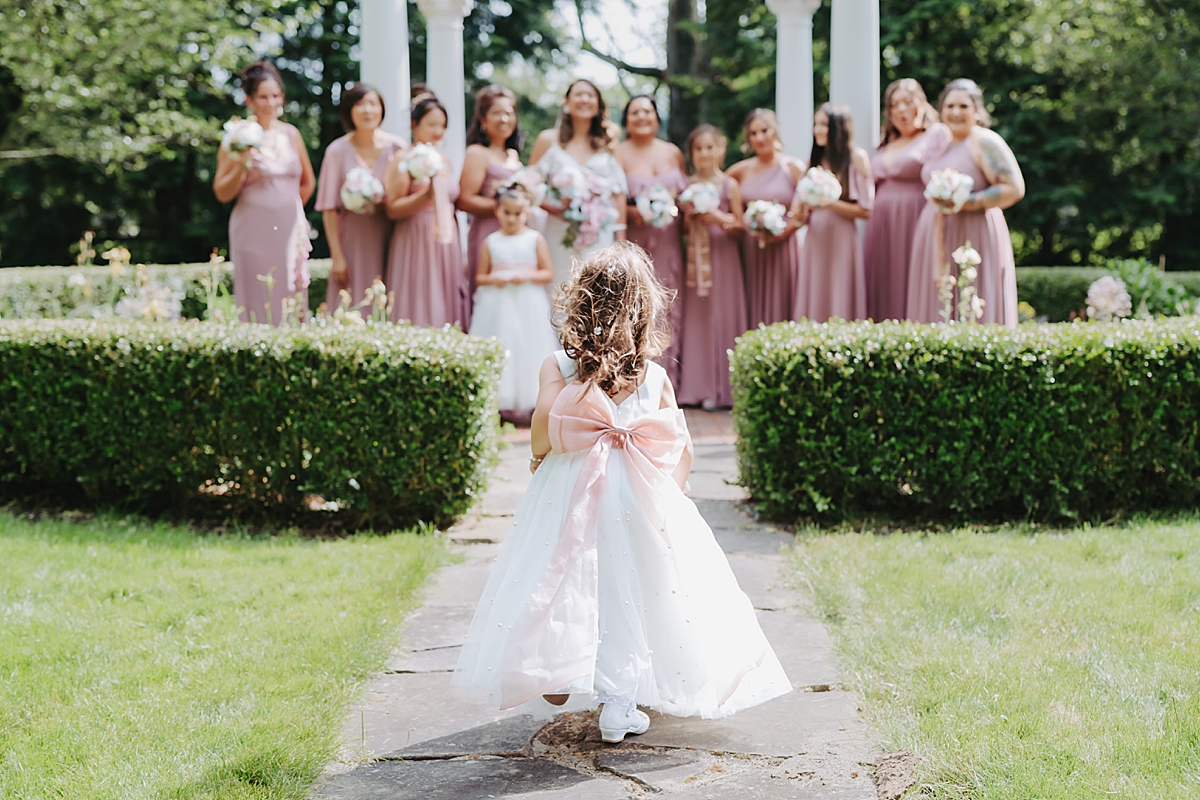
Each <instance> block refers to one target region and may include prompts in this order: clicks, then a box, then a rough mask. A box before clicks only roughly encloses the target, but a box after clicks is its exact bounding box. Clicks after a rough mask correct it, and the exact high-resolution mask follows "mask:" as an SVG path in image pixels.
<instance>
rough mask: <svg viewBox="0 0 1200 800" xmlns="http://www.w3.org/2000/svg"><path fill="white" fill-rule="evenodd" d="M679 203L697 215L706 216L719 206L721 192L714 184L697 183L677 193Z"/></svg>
mask: <svg viewBox="0 0 1200 800" xmlns="http://www.w3.org/2000/svg"><path fill="white" fill-rule="evenodd" d="M679 202H680V203H686V204H688V205H690V206H691V207H692V210H693V211H695V212H696V213H697V214H708V213H709V212H711V211H716V210H717V209H718V208H720V206H721V192H720V191H719V190H718V189H717V185H716V184H715V183H709V182H708V181H697V182H696V183H693V184H689V185H688V187H687V188H686V189H684V190H683V191H682V192H680V193H679Z"/></svg>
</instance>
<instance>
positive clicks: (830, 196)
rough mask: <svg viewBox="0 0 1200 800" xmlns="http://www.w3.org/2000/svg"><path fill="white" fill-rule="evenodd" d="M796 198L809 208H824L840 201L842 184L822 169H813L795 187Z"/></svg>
mask: <svg viewBox="0 0 1200 800" xmlns="http://www.w3.org/2000/svg"><path fill="white" fill-rule="evenodd" d="M796 197H797V198H799V200H800V202H801V203H804V205H806V206H808V207H809V208H825V207H826V206H829V205H832V204H833V203H836V202H837V201H838V200H841V199H842V184H841V182H839V181H838V179H837V176H836V175H834V174H833V173H832V172H830V171H829V170H827V169H825V168H824V167H813V168H812V169H810V170H809V171H808V174H806V175H805V176H804V177H803V178H801V179H800V182H799V183H798V184H797V185H796Z"/></svg>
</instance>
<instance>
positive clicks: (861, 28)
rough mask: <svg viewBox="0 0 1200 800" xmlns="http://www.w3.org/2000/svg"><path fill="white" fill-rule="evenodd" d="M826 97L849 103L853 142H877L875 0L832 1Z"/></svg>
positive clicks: (862, 144) (864, 145)
mask: <svg viewBox="0 0 1200 800" xmlns="http://www.w3.org/2000/svg"><path fill="white" fill-rule="evenodd" d="M830 39H831V41H830V48H829V67H830V73H831V74H830V80H829V96H830V99H831V100H833V102H835V103H843V104H845V105H848V106H850V110H851V112H853V114H854V143H855V144H857V145H858V146H859V147H862V148H864V149H865V150H866V151H867V152H868V153H870V152H872V151H873V150H874V149H875V146H876V145H877V144H879V0H833V19H832V31H831V34H830Z"/></svg>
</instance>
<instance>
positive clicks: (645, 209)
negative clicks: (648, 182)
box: [634, 184, 679, 228]
mask: <svg viewBox="0 0 1200 800" xmlns="http://www.w3.org/2000/svg"><path fill="white" fill-rule="evenodd" d="M634 205H635V206H636V207H637V212H638V214H640V215H641V217H642V221H643V222H646V223H647V224H649V225H652V226H654V227H655V228H665V227H667V226H668V225H670V224H671V223H672V222H674V221H675V217H676V216H678V214H679V209H678V208H676V207H675V197H674V195H672V194H671V192H670V190H668V189H667V188H666V187H665V186H663V185H662V184H655V185H654V186H651V187H650V189H649V191H647V192H646V193H645V194H639V195H638V196H637V198H635V199H634Z"/></svg>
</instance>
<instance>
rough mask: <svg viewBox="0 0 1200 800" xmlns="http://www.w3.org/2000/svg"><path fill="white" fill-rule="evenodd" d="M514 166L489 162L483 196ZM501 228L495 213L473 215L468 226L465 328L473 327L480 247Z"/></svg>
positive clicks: (497, 184) (464, 307)
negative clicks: (473, 305)
mask: <svg viewBox="0 0 1200 800" xmlns="http://www.w3.org/2000/svg"><path fill="white" fill-rule="evenodd" d="M516 172H517V171H516V170H515V169H513V168H512V167H506V166H504V165H503V164H488V168H487V172H486V173H484V175H483V185H482V186H480V187H479V195H480V196H481V197H491V196H492V195H493V194H494V193H495V192H496V187H497V186H499V185H500V184H502V183H504V182H505V181H506V180H508V179H509V178H511V177H512V176H513V175H515V174H516ZM498 230H500V220H498V219H496V217H495V215H491V216H486V217H481V216H477V215H475V214H472V215H471V226H470V227H469V228H467V294H466V303H465V305H464V306H463V312H462V313H463V330H470V329H471V305H472V303H473V302H474V297H475V273H476V272H478V270H479V248H480V247H483V243H484V242H485V241H486V240H487V237H489V236H491V235H492V234H493V233H495V232H496V231H498Z"/></svg>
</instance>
